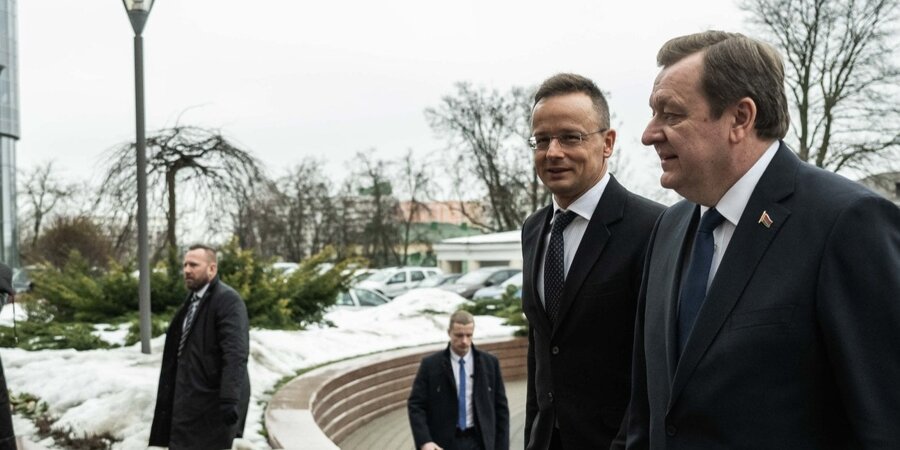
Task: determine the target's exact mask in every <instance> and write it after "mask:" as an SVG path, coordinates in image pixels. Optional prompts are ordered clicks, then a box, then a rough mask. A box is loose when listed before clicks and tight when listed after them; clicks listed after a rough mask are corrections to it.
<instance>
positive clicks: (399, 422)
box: [340, 379, 526, 450]
mask: <svg viewBox="0 0 900 450" xmlns="http://www.w3.org/2000/svg"><path fill="white" fill-rule="evenodd" d="M525 384H526V383H525V380H524V379H523V380H517V381H513V382H511V383H507V384H506V398H507V400H508V401H509V416H510V417H509V427H510V430H509V438H510V443H509V447H510V448H516V449H518V448H524V447H525ZM340 447H341V450H371V449H376V448H377V449H398V450H405V449H410V450H412V449H413V440H412V433H410V431H409V419H408V418H407V415H406V408H400V409H397V410H394V411H391V412H389V413H387V414H385V415H383V416H381V417H379V418H377V419H375V420H373V421H371V422H369V423H368V424H366V425H365V426H363V427H362V428H360V429H358V430H356V431H355V432H354V433H353V434H351V435H350V436H347V439H344V441H343V442H341V443H340Z"/></svg>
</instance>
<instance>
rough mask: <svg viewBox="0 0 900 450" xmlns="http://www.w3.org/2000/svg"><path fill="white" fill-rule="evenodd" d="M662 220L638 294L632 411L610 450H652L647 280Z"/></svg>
mask: <svg viewBox="0 0 900 450" xmlns="http://www.w3.org/2000/svg"><path fill="white" fill-rule="evenodd" d="M660 221H661V218H660V219H657V222H656V225H655V226H654V227H653V232H652V233H651V234H650V240H649V243H648V247H647V249H646V256H645V257H644V267H643V270H642V271H641V272H642V276H641V287H640V289H639V290H638V302H637V311H636V313H635V320H634V345H633V347H632V348H633V350H632V352H631V395H630V396H629V401H628V408H627V409H626V410H625V417H624V418H623V419H622V425H621V427H620V428H619V433H618V435H616V437H615V439H614V440H613V442H612V445H611V446H610V449H614V450H620V449H623V448H628V449H629V450H632V449H646V448H649V446H650V443H649V439H650V437H649V433H650V401H649V399H648V396H647V362H646V353H645V350H644V315H645V312H646V309H647V277H648V274H649V272H650V260H651V259H652V255H653V243H654V242H655V241H656V233H657V230H658V228H659V224H660Z"/></svg>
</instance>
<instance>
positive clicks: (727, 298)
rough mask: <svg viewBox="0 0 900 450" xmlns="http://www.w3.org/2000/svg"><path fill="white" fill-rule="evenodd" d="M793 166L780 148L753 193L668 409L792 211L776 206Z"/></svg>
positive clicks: (789, 184) (789, 187) (788, 190)
mask: <svg viewBox="0 0 900 450" xmlns="http://www.w3.org/2000/svg"><path fill="white" fill-rule="evenodd" d="M798 166H799V160H798V159H797V157H796V156H794V155H793V153H791V151H790V149H788V148H787V147H786V146H785V145H784V144H782V145H781V148H779V149H778V152H777V153H776V154H775V157H774V158H773V159H772V162H771V163H770V164H769V167H767V168H766V171H765V173H763V176H762V178H760V180H759V183H757V185H756V188H755V189H754V190H753V194H752V195H751V196H750V200H749V201H748V202H747V207H746V208H745V209H744V213H743V215H742V216H741V219H740V221H739V222H738V225H737V228H735V230H734V235H733V236H732V238H731V242H730V243H729V244H728V249H727V250H726V251H725V255H724V257H723V258H722V262H721V264H720V265H719V269H718V270H717V272H716V277H715V278H714V279H713V282H712V285H710V287H709V292H708V294H707V298H706V301H705V302H704V303H703V306H702V307H701V308H700V312H699V313H698V315H697V321H696V323H695V325H694V330H693V331H692V334H691V336H690V338H689V339H688V341H687V344H686V345H685V348H684V354H683V355H682V356H681V360H680V361H679V362H678V368H677V369H676V371H675V378H674V380H673V382H672V396H671V397H670V399H669V407H670V408H671V406H672V405H673V404H674V402H675V401H676V400H677V398H678V394H680V392H681V390H682V389H683V388H684V385H685V384H686V383H687V380H688V379H689V378H690V376H691V374H692V373H693V371H694V369H696V367H697V364H698V363H699V362H700V358H701V357H702V356H703V354H704V353H706V351H707V349H708V348H709V346H710V344H712V341H713V339H715V337H716V335H717V334H718V333H719V330H720V329H721V328H722V325H723V324H724V323H725V321H726V320H727V319H728V317H729V315H730V314H731V311H732V309H734V306H735V305H736V304H737V302H738V300H739V299H740V297H741V293H742V292H743V291H744V288H745V287H746V286H747V283H749V282H750V279H751V278H752V277H753V273H754V271H755V269H756V266H757V265H758V264H759V262H760V260H761V259H762V257H763V255H764V254H765V253H766V250H767V249H768V247H769V244H770V243H771V242H772V239H774V238H775V236H776V235H777V234H778V231H779V230H780V229H781V227H782V226H783V225H784V223H785V222H787V220H788V218H789V216H790V214H791V211H790V210H789V209H788V208H786V207H785V206H783V205H781V204H780V203H778V202H780V201H781V200H783V199H784V198H786V197H787V196H789V195H791V194H792V193H793V191H794V178H795V175H796V171H797V168H798ZM763 211H765V212H767V213H768V214H769V216H770V217H771V219H772V221H773V223H772V224H771V226H769V227H766V226H764V225H762V224H760V223H759V220H760V216H761V214H762V213H763Z"/></svg>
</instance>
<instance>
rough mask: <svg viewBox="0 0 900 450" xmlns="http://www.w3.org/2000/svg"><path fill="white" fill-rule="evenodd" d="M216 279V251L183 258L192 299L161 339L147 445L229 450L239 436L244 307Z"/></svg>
mask: <svg viewBox="0 0 900 450" xmlns="http://www.w3.org/2000/svg"><path fill="white" fill-rule="evenodd" d="M216 274H217V266H216V253H215V250H213V249H211V248H209V247H206V246H202V245H195V246H192V247H191V248H190V250H189V251H188V252H187V254H185V257H184V281H185V285H186V286H187V288H188V290H190V291H191V293H190V294H189V295H188V298H187V299H186V301H185V305H184V306H183V307H182V308H181V309H180V310H179V311H178V313H176V314H175V317H174V318H173V319H172V323H171V324H169V330H168V333H167V334H166V345H165V349H164V350H163V359H162V370H161V371H160V376H159V389H158V391H157V396H156V410H155V412H154V415H153V425H152V428H151V430H150V445H151V446H160V447H169V448H170V449H172V450H178V449H198V450H200V449H203V450H206V449H223V448H231V447H232V441H233V440H234V438H235V437H239V436H241V435H242V434H243V429H244V421H245V419H246V416H247V405H248V403H249V401H250V378H249V376H248V374H247V357H248V354H249V331H248V330H249V324H248V319H247V308H246V306H245V305H244V302H243V300H241V297H240V296H239V295H238V293H237V292H236V291H235V290H234V289H232V288H231V287H230V286H228V285H227V284H225V283H223V282H221V281H219V278H218V277H217V276H216ZM197 297H199V299H198V300H195V298H197ZM192 309H193V311H192Z"/></svg>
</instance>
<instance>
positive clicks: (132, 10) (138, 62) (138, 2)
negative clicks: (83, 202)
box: [122, 0, 153, 354]
mask: <svg viewBox="0 0 900 450" xmlns="http://www.w3.org/2000/svg"><path fill="white" fill-rule="evenodd" d="M122 3H123V4H124V5H125V11H126V12H127V13H128V19H129V20H130V21H131V27H132V28H133V29H134V98H135V105H134V106H135V110H136V126H135V129H136V134H137V143H136V145H135V147H136V157H137V191H138V192H137V195H138V217H137V220H138V270H139V271H140V277H139V279H138V299H139V304H140V325H141V352H142V353H146V354H150V256H149V249H148V248H147V247H148V237H147V234H148V233H147V158H146V137H145V136H144V41H143V38H142V37H141V32H142V31H143V30H144V24H145V23H147V17H148V16H150V8H152V7H153V0H122Z"/></svg>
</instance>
